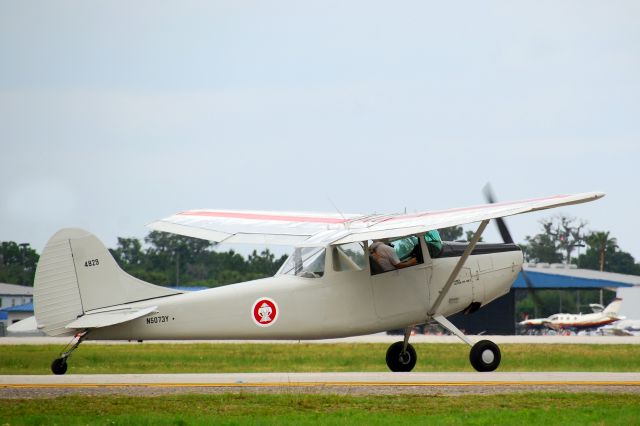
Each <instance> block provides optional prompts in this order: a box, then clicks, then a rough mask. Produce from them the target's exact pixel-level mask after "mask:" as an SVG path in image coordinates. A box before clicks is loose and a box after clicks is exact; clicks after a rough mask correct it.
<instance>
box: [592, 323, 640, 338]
mask: <svg viewBox="0 0 640 426" xmlns="http://www.w3.org/2000/svg"><path fill="white" fill-rule="evenodd" d="M597 332H598V333H600V334H602V335H603V336H611V335H613V336H640V320H633V319H620V320H619V321H616V322H615V323H613V324H608V325H605V326H603V327H600V328H598V330H597Z"/></svg>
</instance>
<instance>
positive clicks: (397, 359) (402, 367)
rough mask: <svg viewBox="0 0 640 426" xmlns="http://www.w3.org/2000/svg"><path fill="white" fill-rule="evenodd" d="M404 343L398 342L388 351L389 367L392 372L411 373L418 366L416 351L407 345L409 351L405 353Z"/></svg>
mask: <svg viewBox="0 0 640 426" xmlns="http://www.w3.org/2000/svg"><path fill="white" fill-rule="evenodd" d="M403 347H404V342H396V343H394V344H392V345H391V346H389V349H387V358H386V359H387V366H388V367H389V370H391V371H411V370H413V367H415V366H416V361H418V356H417V355H416V350H415V349H414V348H413V346H411V344H407V350H406V351H403Z"/></svg>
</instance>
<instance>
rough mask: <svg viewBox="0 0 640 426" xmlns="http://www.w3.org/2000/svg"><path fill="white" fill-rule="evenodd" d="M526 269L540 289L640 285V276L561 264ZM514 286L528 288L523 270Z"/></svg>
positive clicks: (534, 285)
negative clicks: (562, 265)
mask: <svg viewBox="0 0 640 426" xmlns="http://www.w3.org/2000/svg"><path fill="white" fill-rule="evenodd" d="M552 266H554V265H552ZM524 270H525V273H526V274H527V277H529V279H530V280H531V282H532V283H533V288H539V289H569V288H571V289H580V288H584V289H589V288H591V289H599V288H618V287H633V286H638V285H640V276H635V275H625V274H616V273H611V272H600V271H592V270H588V269H575V268H573V269H572V268H567V267H561V266H555V267H550V266H549V265H544V266H542V267H541V266H539V265H536V266H531V265H525V267H524ZM512 287H513V288H523V289H526V288H527V284H526V282H525V280H524V278H523V277H522V272H521V273H520V274H518V277H517V278H516V280H515V282H514V283H513V286H512Z"/></svg>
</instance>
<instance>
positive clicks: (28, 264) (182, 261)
mask: <svg viewBox="0 0 640 426" xmlns="http://www.w3.org/2000/svg"><path fill="white" fill-rule="evenodd" d="M144 243H145V244H143V242H142V241H140V240H139V239H137V238H120V237H119V238H118V243H117V246H116V248H114V249H109V251H110V252H111V254H112V255H113V257H114V259H115V260H116V262H117V263H118V265H120V267H121V268H122V269H124V270H125V271H126V272H127V273H129V274H131V275H133V276H135V277H137V278H140V279H141V280H144V281H148V282H151V283H154V284H158V285H163V286H178V285H179V286H204V287H217V286H221V285H225V284H231V283H236V282H242V281H249V280H253V279H258V278H264V277H269V276H272V275H274V274H275V273H276V272H277V270H278V269H279V268H280V266H281V265H282V264H283V263H284V261H285V260H286V258H287V256H286V255H282V256H280V257H276V256H275V255H274V254H273V253H272V252H271V251H270V250H269V249H265V250H262V251H261V252H259V253H258V251H257V250H254V251H253V252H252V253H250V254H249V255H248V256H247V257H245V256H243V255H241V254H240V253H237V252H236V251H234V250H228V251H217V250H215V248H216V245H215V244H214V243H211V242H210V241H206V240H201V239H197V238H191V237H185V236H181V235H173V234H168V233H165V232H160V231H151V232H150V233H149V234H148V235H147V236H146V237H145V238H144ZM38 259H39V255H38V253H36V251H35V250H34V249H33V248H31V247H30V245H29V244H16V243H15V242H13V241H8V242H3V243H2V244H1V246H0V282H3V283H11V284H22V285H29V286H32V285H33V280H34V276H35V272H36V265H37V263H38Z"/></svg>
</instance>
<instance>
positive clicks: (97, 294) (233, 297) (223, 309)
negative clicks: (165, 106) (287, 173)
mask: <svg viewBox="0 0 640 426" xmlns="http://www.w3.org/2000/svg"><path fill="white" fill-rule="evenodd" d="M603 196H604V194H602V193H597V192H593V193H586V194H576V195H560V196H555V197H548V198H538V199H533V200H525V201H515V202H505V203H495V204H488V205H481V206H475V207H467V208H457V209H450V210H442V211H430V212H422V213H412V214H391V215H362V214H355V215H351V214H350V215H342V214H335V213H328V214H326V213H325V214H318V213H304V212H265V211H230V210H192V211H186V212H182V213H179V214H176V215H173V216H170V217H168V218H165V219H163V220H160V221H157V222H154V223H152V224H151V225H150V227H151V228H153V229H156V230H159V231H165V232H171V233H175V234H180V235H186V236H190V237H195V238H202V239H206V240H211V241H216V242H229V243H249V244H281V245H289V246H293V247H295V249H294V250H293V253H292V254H291V255H290V256H289V258H288V259H287V261H286V262H285V263H284V264H283V265H282V267H281V269H280V270H279V271H278V273H277V274H276V275H275V276H274V277H271V278H265V279H261V280H255V281H249V282H244V283H238V284H231V285H227V286H224V287H217V288H212V289H208V290H202V291H198V292H183V291H177V290H175V289H170V288H166V287H159V286H155V285H152V284H149V283H146V282H143V281H141V280H139V279H137V278H134V277H132V276H130V275H128V274H126V273H125V272H124V271H122V270H121V269H120V268H119V267H118V265H117V264H116V262H115V260H114V259H113V257H112V256H111V255H110V253H109V251H108V250H107V249H106V248H105V247H104V245H103V244H102V243H101V242H100V241H99V240H98V239H97V238H96V237H95V236H93V235H91V234H90V233H88V232H87V231H83V230H80V229H63V230H61V231H59V232H58V233H56V234H55V235H54V236H53V237H52V238H51V239H50V240H49V242H48V243H47V245H46V247H45V249H44V250H43V252H42V255H41V256H40V261H39V263H38V268H37V271H36V276H35V284H34V287H35V289H34V305H35V316H36V321H37V324H38V327H39V328H40V329H41V330H43V331H44V332H45V333H46V334H47V335H50V336H74V335H75V336H76V337H77V341H76V342H75V344H74V345H73V347H72V348H71V349H70V350H68V351H65V352H63V353H61V354H60V357H59V358H57V359H55V360H54V361H53V363H52V365H51V369H52V371H53V372H54V373H55V374H64V373H65V372H66V370H67V359H68V357H69V356H70V355H71V353H72V352H73V351H74V350H75V349H76V348H77V347H78V345H79V344H80V343H81V342H82V341H83V340H86V339H91V340H158V339H175V340H181V339H263V340H272V339H287V340H289V339H295V340H299V339H326V338H338V337H347V336H356V335H364V334H371V333H377V332H381V331H386V330H392V329H398V328H402V329H404V330H405V333H404V340H402V341H399V342H396V343H394V344H392V345H391V346H390V347H389V349H388V350H387V354H386V362H387V366H388V367H389V369H390V370H392V371H411V370H412V369H413V367H414V366H415V364H416V352H415V350H414V348H413V347H412V346H411V345H410V344H409V337H410V336H411V330H412V329H413V326H414V325H416V324H422V323H424V322H427V321H432V320H433V321H436V322H438V323H439V324H440V325H442V326H443V327H444V328H446V329H447V330H449V331H450V332H451V333H453V334H455V335H456V336H457V337H459V338H460V339H461V340H463V341H464V342H465V343H467V344H468V345H469V346H471V351H470V354H469V359H470V361H471V364H472V366H473V367H474V368H475V369H476V370H478V371H492V370H495V369H496V368H497V367H498V365H499V364H500V359H501V355H500V350H499V348H498V346H497V345H496V344H495V343H493V342H491V341H489V340H480V341H478V342H475V343H474V342H473V341H472V340H471V339H470V338H469V337H467V336H465V335H464V334H463V333H462V332H461V331H460V330H459V329H458V328H456V327H455V326H454V325H453V324H452V323H451V322H449V321H448V320H447V319H446V317H447V316H449V315H453V314H455V313H457V312H461V311H464V312H466V313H470V312H474V311H476V310H477V309H478V308H480V306H482V305H484V304H487V303H489V302H491V301H492V300H494V299H496V298H498V297H500V296H502V295H504V294H506V293H508V292H509V290H510V288H511V284H512V283H513V281H514V280H515V278H516V276H517V275H518V273H519V272H520V270H521V268H522V261H523V256H522V251H521V250H520V248H519V247H518V246H517V245H515V244H513V243H512V242H508V241H507V239H508V240H511V237H510V236H508V235H506V236H505V234H504V233H503V232H502V231H501V233H502V234H503V239H504V240H505V242H504V243H501V244H485V243H479V240H480V238H481V236H482V233H483V231H484V230H485V228H486V226H487V225H488V223H489V221H490V220H492V219H496V220H497V221H498V224H499V225H500V224H501V222H500V220H501V219H500V218H502V217H505V216H512V215H516V214H522V213H528V212H533V211H538V210H544V209H549V208H553V207H559V206H566V205H570V204H578V203H584V202H588V201H593V200H597V199H599V198H601V197H603ZM475 222H480V224H479V226H478V228H477V230H476V232H475V233H474V236H473V238H472V239H471V241H469V242H468V243H448V242H443V241H441V240H440V238H439V235H438V233H437V231H436V230H437V229H439V228H444V227H449V226H455V225H462V224H468V223H475ZM502 225H504V224H502ZM505 230H506V228H505ZM505 232H506V231H505ZM381 240H382V241H381ZM382 242H384V243H389V244H392V245H393V248H391V246H390V245H386V244H383V245H385V247H380V246H381V244H382ZM376 247H379V248H381V249H384V250H381V251H384V252H385V253H386V254H389V251H391V253H393V252H395V256H397V259H391V258H387V261H386V262H382V261H381V257H382V254H381V253H380V252H378V251H377V248H376ZM383 254H384V253H383ZM392 257H393V256H392ZM396 261H397V262H396ZM389 266H391V268H389Z"/></svg>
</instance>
